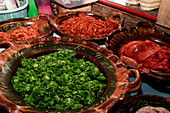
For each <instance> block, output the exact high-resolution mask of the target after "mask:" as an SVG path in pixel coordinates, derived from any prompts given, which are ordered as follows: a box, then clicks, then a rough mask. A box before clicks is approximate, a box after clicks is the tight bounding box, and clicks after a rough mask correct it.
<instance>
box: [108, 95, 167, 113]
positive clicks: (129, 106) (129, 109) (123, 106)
mask: <svg viewBox="0 0 170 113" xmlns="http://www.w3.org/2000/svg"><path fill="white" fill-rule="evenodd" d="M146 106H152V107H163V108H165V109H167V110H169V111H170V99H169V98H165V97H161V96H157V95H147V94H145V95H142V94H141V95H134V96H131V97H128V98H126V99H125V100H123V101H119V102H118V103H116V104H115V106H114V107H112V108H111V109H110V110H109V111H108V113H135V112H137V111H138V110H139V109H140V108H142V107H146Z"/></svg>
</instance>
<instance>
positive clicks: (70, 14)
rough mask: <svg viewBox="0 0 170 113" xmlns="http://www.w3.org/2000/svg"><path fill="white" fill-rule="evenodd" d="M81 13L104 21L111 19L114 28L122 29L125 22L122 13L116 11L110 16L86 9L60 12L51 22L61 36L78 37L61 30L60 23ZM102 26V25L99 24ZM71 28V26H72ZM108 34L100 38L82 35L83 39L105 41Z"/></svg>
mask: <svg viewBox="0 0 170 113" xmlns="http://www.w3.org/2000/svg"><path fill="white" fill-rule="evenodd" d="M79 14H85V15H86V16H87V17H93V18H95V19H101V20H102V21H107V20H111V21H114V22H115V26H114V29H113V30H112V31H114V30H117V29H120V28H121V26H122V23H123V19H124V18H123V15H122V14H121V13H118V12H117V13H114V14H112V15H110V16H107V15H101V14H97V13H94V12H85V11H75V12H66V13H61V14H58V15H57V16H55V17H54V19H53V21H52V20H51V21H50V23H51V24H52V25H53V26H54V27H55V29H56V32H57V33H58V34H59V35H60V36H69V37H76V36H74V35H73V34H68V33H66V32H64V31H63V30H61V28H60V25H61V24H62V22H63V21H66V20H67V21H69V19H70V18H73V17H78V16H79ZM99 26H100V25H99ZM70 29H71V28H70ZM106 37H107V36H105V37H100V38H94V37H91V38H84V37H80V38H82V39H83V40H86V41H94V42H97V43H102V42H103V43H104V42H105V39H106Z"/></svg>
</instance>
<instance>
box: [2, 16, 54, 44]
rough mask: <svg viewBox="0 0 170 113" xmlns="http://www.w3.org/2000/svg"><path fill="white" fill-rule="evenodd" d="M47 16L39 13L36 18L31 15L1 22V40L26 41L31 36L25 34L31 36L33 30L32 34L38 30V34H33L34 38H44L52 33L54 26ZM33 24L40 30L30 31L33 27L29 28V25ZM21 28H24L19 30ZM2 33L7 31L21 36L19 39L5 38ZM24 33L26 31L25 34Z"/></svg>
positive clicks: (8, 33) (9, 33)
mask: <svg viewBox="0 0 170 113" xmlns="http://www.w3.org/2000/svg"><path fill="white" fill-rule="evenodd" d="M46 17H47V15H37V16H36V17H34V18H29V17H25V18H15V19H9V20H5V21H2V22H0V41H3V40H9V41H12V42H14V43H25V42H26V41H28V40H31V37H28V38H27V39H26V36H25V34H28V36H29V34H30V32H32V33H31V34H32V35H34V34H35V32H37V35H36V36H33V38H42V37H45V36H49V35H52V32H53V26H51V25H49V24H48V20H47V18H46ZM31 25H32V26H33V27H35V28H36V29H38V30H34V29H32V31H30V30H29V29H31V28H32V27H31V28H28V27H30V26H31ZM21 28H23V29H22V30H19V29H21ZM27 28H28V29H27ZM16 30H17V32H16ZM24 30H26V31H24ZM14 32H16V33H14ZM28 32H29V33H28ZM2 33H5V34H7V35H11V34H12V33H13V35H15V37H19V38H20V37H21V38H20V39H19V40H18V39H15V38H13V39H12V38H5V37H3V34H2ZM23 33H25V34H23ZM1 34H2V35H1ZM19 35H20V36H19Z"/></svg>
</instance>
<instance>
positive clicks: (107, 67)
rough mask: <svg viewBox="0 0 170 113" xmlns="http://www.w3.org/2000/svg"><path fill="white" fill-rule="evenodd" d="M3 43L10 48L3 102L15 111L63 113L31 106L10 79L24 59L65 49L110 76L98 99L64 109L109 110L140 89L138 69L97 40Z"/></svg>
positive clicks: (3, 65) (1, 81) (0, 71)
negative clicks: (97, 42) (86, 104)
mask: <svg viewBox="0 0 170 113" xmlns="http://www.w3.org/2000/svg"><path fill="white" fill-rule="evenodd" d="M1 44H5V45H6V44H8V46H9V47H8V48H6V49H5V50H4V51H2V52H1V53H0V100H1V101H0V103H1V105H4V106H6V108H7V109H9V110H11V111H12V112H13V111H17V112H24V113H28V112H36V113H38V112H47V111H49V112H50V111H51V112H59V111H53V110H47V109H39V108H35V107H33V106H30V105H29V104H27V103H26V102H24V101H23V100H22V99H21V98H20V97H19V96H18V95H17V94H16V92H15V91H14V90H13V88H12V86H11V83H10V80H11V77H12V76H13V75H14V74H15V72H16V69H17V68H18V66H19V65H20V63H21V59H22V58H34V57H36V56H40V55H44V54H48V53H52V52H55V51H58V50H61V49H68V50H73V51H75V52H76V53H77V55H79V56H85V59H86V60H89V61H91V62H93V63H94V64H96V65H97V66H98V68H99V69H100V70H101V72H102V73H103V74H104V76H105V77H106V78H107V88H106V90H105V91H104V93H103V94H102V95H101V97H99V98H98V99H97V100H96V101H95V102H93V103H92V104H90V105H88V106H85V107H84V108H80V109H74V110H70V111H61V112H67V113H69V112H70V113H74V112H80V113H106V112H107V111H108V110H109V109H110V108H111V107H112V106H113V105H114V104H115V103H116V102H118V101H119V100H123V99H124V97H125V95H126V93H127V92H133V91H135V90H138V89H139V88H140V85H141V79H140V73H139V71H138V70H137V69H136V68H132V67H126V66H125V65H124V64H123V63H122V62H120V61H119V58H118V57H117V56H116V55H114V54H113V53H112V52H111V51H109V50H107V49H106V48H103V47H99V46H98V45H97V44H95V43H93V42H87V41H83V40H82V39H79V38H69V37H60V38H57V37H44V38H41V40H38V41H37V40H34V41H32V44H22V45H21V44H18V45H17V44H14V43H11V42H9V43H8V42H3V43H1ZM1 44H0V45H1ZM130 76H133V77H134V78H135V80H134V81H133V82H130V81H129V77H130Z"/></svg>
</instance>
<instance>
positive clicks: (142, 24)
mask: <svg viewBox="0 0 170 113" xmlns="http://www.w3.org/2000/svg"><path fill="white" fill-rule="evenodd" d="M135 27H145V28H150V29H151V30H153V31H155V25H154V23H151V22H146V21H138V22H137V23H136V25H135Z"/></svg>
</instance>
